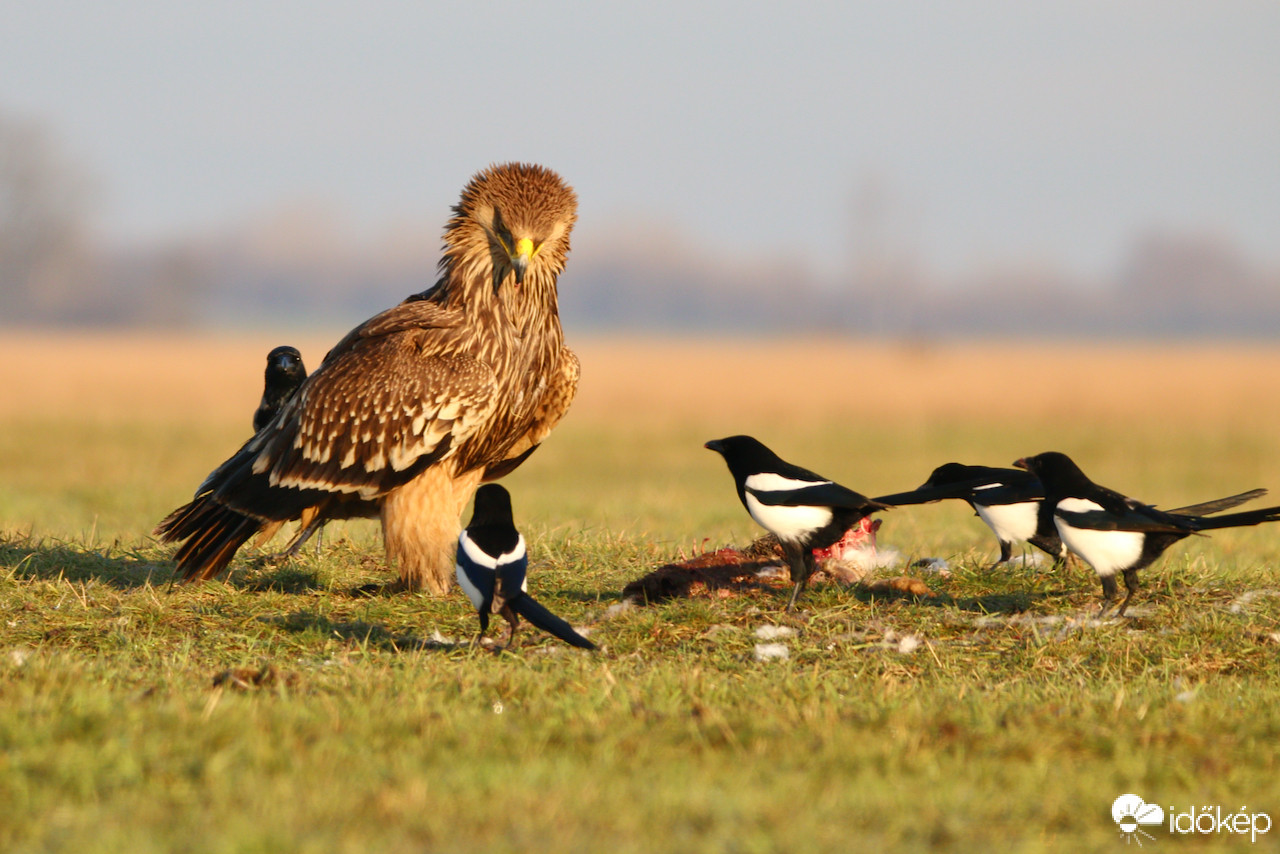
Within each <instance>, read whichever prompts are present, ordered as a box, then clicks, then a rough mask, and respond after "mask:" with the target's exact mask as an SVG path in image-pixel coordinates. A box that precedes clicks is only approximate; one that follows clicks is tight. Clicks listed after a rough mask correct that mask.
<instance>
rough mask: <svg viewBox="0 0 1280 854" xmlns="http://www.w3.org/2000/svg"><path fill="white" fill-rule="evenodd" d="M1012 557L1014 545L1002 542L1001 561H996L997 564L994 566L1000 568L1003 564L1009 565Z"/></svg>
mask: <svg viewBox="0 0 1280 854" xmlns="http://www.w3.org/2000/svg"><path fill="white" fill-rule="evenodd" d="M1011 557H1013V543H1006V542H1005V541H1004V540H1001V541H1000V559H999V560H998V561H996V562H995V564H993V565H994V566H999V565H1000V564H1002V563H1008V562H1009V558H1011Z"/></svg>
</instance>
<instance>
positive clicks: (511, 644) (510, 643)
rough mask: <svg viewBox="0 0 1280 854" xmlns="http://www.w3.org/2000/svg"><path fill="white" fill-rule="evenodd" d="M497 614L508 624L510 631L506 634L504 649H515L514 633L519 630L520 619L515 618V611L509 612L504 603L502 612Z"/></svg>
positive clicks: (509, 609)
mask: <svg viewBox="0 0 1280 854" xmlns="http://www.w3.org/2000/svg"><path fill="white" fill-rule="evenodd" d="M498 613H500V614H501V615H502V617H503V619H505V620H506V621H507V622H508V623H509V624H510V630H509V631H508V632H507V638H506V643H504V644H503V647H505V648H506V649H515V648H516V632H517V631H519V629H520V618H519V617H518V616H516V612H515V611H513V610H511V606H510V605H508V604H505V603H504V604H503V606H502V610H501V611H499V612H498Z"/></svg>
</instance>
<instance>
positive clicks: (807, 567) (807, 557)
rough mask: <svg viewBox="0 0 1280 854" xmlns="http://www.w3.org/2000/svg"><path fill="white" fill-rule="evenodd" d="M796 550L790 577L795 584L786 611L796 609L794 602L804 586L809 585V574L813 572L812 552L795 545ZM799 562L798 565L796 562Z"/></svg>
mask: <svg viewBox="0 0 1280 854" xmlns="http://www.w3.org/2000/svg"><path fill="white" fill-rule="evenodd" d="M795 548H796V550H797V551H798V555H797V557H798V558H799V560H798V561H796V560H792V561H791V562H790V564H791V578H792V580H793V581H795V583H796V586H795V588H794V589H793V590H792V591H791V601H789V602H787V613H788V614H791V613H794V612H795V610H796V602H797V601H798V600H799V599H800V594H801V593H803V592H804V589H805V587H807V586H808V585H809V576H810V575H812V574H813V567H814V562H813V552H811V551H809V550H808V549H802V548H800V547H798V546H797V547H795ZM797 563H799V567H797V566H796V564H797Z"/></svg>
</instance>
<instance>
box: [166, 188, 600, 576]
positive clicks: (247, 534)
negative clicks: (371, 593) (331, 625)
mask: <svg viewBox="0 0 1280 854" xmlns="http://www.w3.org/2000/svg"><path fill="white" fill-rule="evenodd" d="M576 218H577V198H576V196H575V195H574V192H573V190H572V189H571V188H570V187H569V186H568V185H567V184H565V183H564V181H563V180H562V179H561V178H560V177H559V176H558V175H556V174H555V173H554V172H552V171H550V170H549V169H545V168H543V167H541V166H535V165H528V164H506V165H502V166H493V167H490V168H488V169H485V170H483V171H482V172H480V173H478V174H477V175H476V176H475V177H474V178H473V179H472V180H471V182H470V183H469V184H468V185H467V187H466V188H465V189H464V190H463V192H462V198H461V200H460V201H459V202H458V204H457V205H456V206H455V207H454V208H453V217H452V218H451V219H450V220H449V223H448V226H447V227H446V229H445V234H444V243H445V246H444V255H443V257H442V259H441V261H440V276H439V278H438V279H437V281H436V283H435V285H434V286H433V287H431V288H430V289H429V290H426V291H424V292H422V293H420V294H416V295H414V296H411V297H409V298H408V299H407V300H405V301H404V302H402V303H400V304H399V305H397V306H395V307H394V308H391V309H389V310H387V311H384V312H382V313H381V314H379V315H376V316H375V317H372V318H370V319H369V320H367V321H365V322H364V323H363V324H361V325H360V326H358V327H356V328H355V329H353V330H352V331H351V332H350V333H348V334H347V336H346V337H345V338H343V339H342V340H341V341H340V342H339V343H338V344H337V346H335V347H334V348H333V349H332V350H330V351H329V353H328V355H327V356H325V359H324V362H323V363H322V364H321V365H320V367H319V368H317V369H316V370H315V372H314V373H312V374H311V375H310V376H309V377H308V378H307V379H306V381H305V382H304V383H303V385H302V387H301V388H299V389H298V392H297V394H295V395H294V396H293V397H292V398H291V399H290V400H289V401H288V402H287V403H285V405H284V406H283V407H282V408H281V410H280V411H279V412H278V413H277V414H276V416H275V417H274V418H273V419H272V420H271V421H270V422H269V423H268V424H267V425H266V426H265V427H264V428H263V429H262V430H260V431H259V432H258V433H257V434H255V435H254V437H253V438H252V439H250V440H249V441H248V442H246V443H245V445H244V446H243V447H241V449H240V450H239V451H237V452H236V454H235V455H233V456H232V457H231V458H230V459H228V460H227V461H226V462H224V463H223V464H222V465H221V466H219V467H218V468H217V469H216V470H215V471H214V472H213V473H212V474H211V475H209V477H208V478H207V480H206V481H205V486H204V489H203V491H202V492H201V493H199V494H197V496H196V498H195V500H193V501H192V502H191V503H189V504H187V505H185V506H183V507H180V508H178V509H177V510H175V511H173V512H172V513H171V514H169V515H168V516H167V517H166V518H165V519H164V520H163V521H161V522H160V524H159V525H158V526H157V527H156V534H157V535H158V536H159V537H160V538H161V539H162V540H163V541H164V542H179V541H181V542H182V546H181V547H180V548H179V549H178V552H177V555H176V559H177V561H178V571H179V573H180V574H181V575H182V579H183V580H184V581H192V580H196V579H204V578H211V577H214V576H216V575H217V574H218V573H220V572H221V571H222V570H223V569H225V568H226V566H227V564H228V563H229V562H230V561H231V559H232V557H233V556H234V555H235V553H236V550H237V549H239V548H240V546H241V545H243V544H244V543H245V542H247V541H248V540H249V539H250V538H251V537H252V536H253V535H254V534H255V533H256V532H258V531H259V530H261V529H263V528H264V527H265V526H269V525H271V524H273V523H275V522H278V521H286V520H293V519H298V518H300V517H302V516H303V514H304V513H312V514H314V515H315V518H316V520H317V522H320V521H323V520H328V519H347V518H355V517H360V516H379V517H380V518H381V520H382V533H383V541H384V543H385V545H386V553H387V559H388V561H389V562H390V563H394V564H395V565H397V567H398V570H399V575H400V580H401V582H402V583H403V584H404V586H406V587H408V588H411V589H422V588H426V589H429V590H431V591H432V592H435V593H443V592H445V591H446V590H447V589H448V586H449V583H450V579H451V578H452V577H453V563H454V561H453V558H454V549H455V546H456V543H457V538H458V534H459V530H460V526H459V517H460V516H461V514H462V511H463V510H464V509H465V507H466V504H467V502H468V501H469V500H470V498H471V496H472V494H473V493H474V492H475V490H476V487H477V486H479V484H480V483H481V482H483V481H487V480H495V479H497V478H500V477H503V476H504V475H506V474H508V473H510V472H511V471H512V470H513V469H515V468H516V467H517V466H519V465H520V464H521V463H522V462H523V461H524V460H525V459H526V458H527V457H528V456H529V454H531V453H533V451H534V450H535V449H536V448H537V447H538V445H539V444H541V442H542V441H543V440H544V439H545V438H546V437H547V435H548V434H549V433H550V432H551V430H552V428H554V427H555V425H556V424H557V423H558V422H559V421H560V419H561V418H562V417H563V416H564V414H565V412H566V411H567V410H568V408H569V404H570V403H571V402H572V401H573V397H574V393H575V391H576V390H577V385H578V358H577V357H576V356H575V355H574V354H573V353H572V351H570V350H569V349H568V348H567V347H565V346H564V333H563V331H562V330H561V327H560V316H559V310H558V303H557V291H556V280H557V277H558V276H559V274H560V273H561V272H562V271H563V270H564V266H565V261H566V259H567V257H568V253H569V234H570V231H571V230H572V229H573V225H574V222H575V220H576Z"/></svg>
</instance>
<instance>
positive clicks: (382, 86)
mask: <svg viewBox="0 0 1280 854" xmlns="http://www.w3.org/2000/svg"><path fill="white" fill-rule="evenodd" d="M0 111H3V112H4V113H5V114H9V115H18V116H21V117H25V118H31V119H35V120H38V121H40V122H41V123H43V124H44V125H45V126H46V127H47V128H48V129H49V130H50V131H51V132H52V133H53V134H54V135H55V136H56V137H57V138H58V139H60V140H61V141H62V142H63V143H64V146H65V148H66V149H67V150H68V152H69V153H70V155H71V156H72V157H73V158H74V159H76V160H78V161H80V162H81V163H83V164H84V166H85V167H86V168H87V169H88V171H90V172H91V173H92V174H93V175H95V176H96V177H97V178H98V180H99V184H100V187H101V190H102V192H101V196H100V199H99V202H98V207H97V220H96V222H97V224H98V226H99V228H100V230H101V231H102V233H103V234H105V235H106V236H107V238H108V239H110V240H113V241H138V240H150V239H154V238H165V237H173V236H181V235H185V234H191V233H194V232H197V231H200V230H202V229H206V228H210V227H224V226H226V225H227V224H229V223H234V222H236V221H238V220H242V219H245V218H248V217H253V216H260V215H261V214H263V212H265V211H270V210H272V209H275V208H279V207H281V206H283V205H287V204H291V203H296V202H297V201H298V200H316V201H318V202H322V203H325V204H330V205H333V206H335V207H337V208H340V209H342V210H343V211H344V212H346V213H347V214H348V215H349V216H350V217H351V219H352V221H353V222H354V223H356V224H358V225H359V226H360V227H362V228H368V229H377V228H381V227H383V226H385V225H387V224H389V223H393V222H396V221H397V220H400V219H411V220H416V221H421V220H424V219H425V220H428V221H438V222H439V223H440V225H441V226H443V224H444V220H445V217H446V215H447V212H448V207H449V205H451V204H452V203H453V202H454V201H455V200H456V198H457V195H458V192H459V190H460V189H461V187H462V185H463V184H464V183H465V182H466V180H467V179H468V178H469V176H470V175H471V174H472V173H473V172H475V171H476V170H477V169H479V168H481V167H483V166H485V165H487V164H489V163H491V162H497V161H504V160H527V161H536V162H540V163H543V164H545V165H547V166H549V167H551V168H553V169H555V170H557V171H559V172H560V173H561V174H562V175H564V176H565V178H566V179H567V180H568V181H569V182H570V183H571V184H573V185H574V186H575V187H576V188H577V190H578V192H579V196H580V201H581V210H580V226H579V229H578V232H577V235H576V241H575V242H576V244H577V245H578V246H579V247H581V246H582V243H583V241H589V240H590V238H591V236H592V235H593V234H604V233H606V232H607V233H611V234H616V233H617V232H618V231H619V230H625V229H628V228H632V227H635V226H637V224H639V223H645V222H661V223H667V224H670V225H673V226H675V227H677V228H679V229H680V230H681V231H683V232H686V233H687V234H688V235H689V236H690V238H691V239H693V240H696V241H699V242H701V243H703V244H705V245H707V246H708V247H709V248H710V249H711V250H713V251H714V252H716V253H718V254H722V255H724V254H727V255H734V256H738V257H741V258H754V257H758V256H779V255H781V256H791V257H805V258H807V259H809V263H810V266H811V268H812V269H813V270H815V271H817V272H820V273H824V272H831V271H834V270H837V269H839V268H840V267H842V266H844V265H846V264H847V263H848V260H849V257H850V252H851V248H850V247H851V239H852V238H851V235H850V229H851V227H852V225H853V223H854V221H855V218H854V217H853V216H852V214H851V211H852V209H853V199H854V198H855V195H856V193H855V190H856V189H857V188H858V187H867V186H873V187H875V188H877V190H878V192H879V193H880V194H881V195H882V197H883V198H884V199H886V200H887V205H888V207H887V208H886V213H885V215H884V217H883V218H882V220H881V230H882V232H883V234H882V235H881V236H883V238H884V239H885V240H887V241H890V242H892V243H894V244H895V245H900V246H901V247H904V248H906V249H909V250H911V251H912V252H914V253H915V254H916V255H917V256H918V259H919V261H920V263H922V264H923V265H924V266H925V267H926V268H928V269H929V270H931V271H934V272H935V273H937V274H939V275H942V276H952V277H955V276H963V275H966V274H969V273H973V272H975V271H981V270H982V269H984V268H986V267H991V266H1001V265H1013V266H1017V265H1045V266H1057V267H1060V268H1061V269H1063V270H1064V271H1066V272H1069V273H1073V274H1077V275H1084V276H1088V275H1096V274H1099V273H1106V272H1108V271H1110V270H1113V269H1114V268H1115V267H1116V265H1117V264H1118V263H1119V261H1120V258H1121V256H1122V253H1123V251H1124V249H1125V247H1126V246H1127V245H1128V244H1129V243H1130V241H1131V240H1132V239H1133V237H1134V236H1135V234H1136V233H1138V232H1140V231H1142V230H1144V229H1148V228H1152V227H1162V228H1174V229H1187V230H1199V231H1211V232H1216V233H1220V234H1223V235H1227V236H1229V237H1230V238H1231V239H1233V240H1234V241H1235V242H1236V243H1237V244H1238V245H1239V246H1240V247H1241V248H1242V249H1243V250H1244V251H1246V252H1247V253H1248V254H1250V255H1251V256H1253V257H1254V258H1255V259H1257V260H1260V261H1263V262H1265V263H1268V264H1275V265H1280V3H1275V2H1263V0H1256V2H1223V0H1217V2H1194V3H1193V2H1175V0H1151V1H1150V2H1123V0H1102V2H1085V1H1084V0H1078V2H1044V0H1037V1H1036V2H1026V0H1011V2H980V3H961V2H938V3H925V2H902V1H901V0H895V2H883V3H859V2H834V0H833V2H824V3H804V2H795V0H791V2H785V3H782V2H779V3H760V2H712V3H697V2H692V0H684V2H666V0H647V2H642V3H633V2H599V0H596V2H581V3H577V2H540V3H519V4H518V3H499V2H466V3H424V2H421V0H419V2H394V3H390V2H371V0H364V2H350V3H348V2H336V0H305V2H297V0H286V2H279V0H276V2H270V3H263V2H260V0H255V2H252V3H249V2H214V3H198V4H197V3H191V2H174V0H169V2H140V0H115V2H106V3H104V2H100V0H38V1H35V2H33V0H18V1H17V2H15V0H0ZM637 234H638V235H639V234H643V230H642V229H637Z"/></svg>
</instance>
